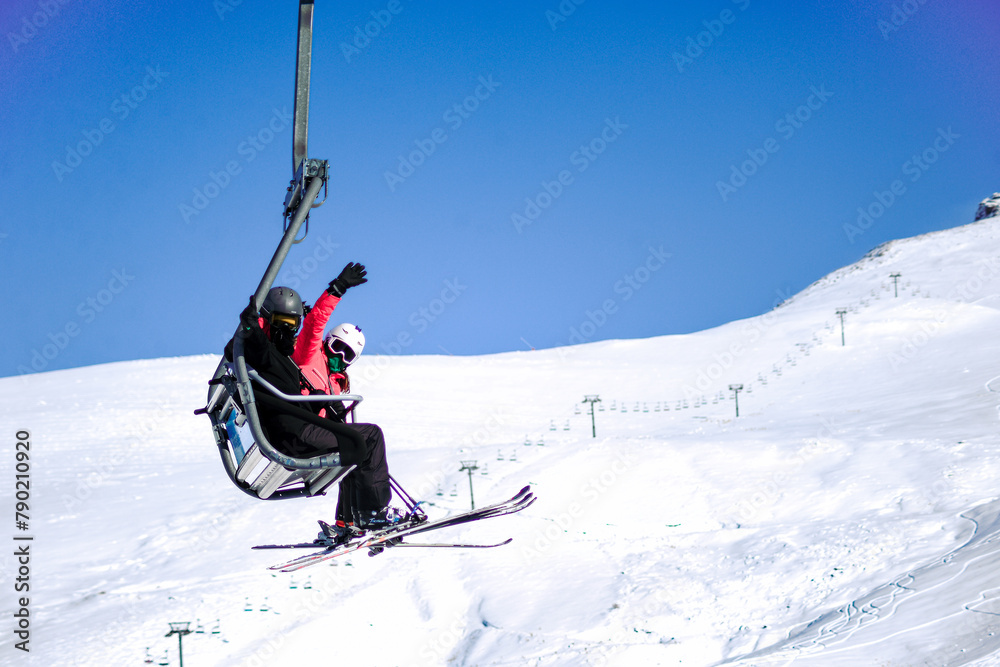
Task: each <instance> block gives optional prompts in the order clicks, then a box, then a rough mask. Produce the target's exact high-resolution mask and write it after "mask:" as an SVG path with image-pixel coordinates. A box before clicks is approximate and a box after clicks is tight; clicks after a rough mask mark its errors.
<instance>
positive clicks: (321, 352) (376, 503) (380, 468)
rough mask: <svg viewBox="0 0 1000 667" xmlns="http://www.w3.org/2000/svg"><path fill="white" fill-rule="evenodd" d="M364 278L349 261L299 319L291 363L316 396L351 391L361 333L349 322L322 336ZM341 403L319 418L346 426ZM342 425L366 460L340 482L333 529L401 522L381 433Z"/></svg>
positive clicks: (359, 267)
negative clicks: (359, 442)
mask: <svg viewBox="0 0 1000 667" xmlns="http://www.w3.org/2000/svg"><path fill="white" fill-rule="evenodd" d="M366 274H367V271H366V270H365V267H364V266H363V265H362V264H355V263H354V262H351V263H349V264H348V265H347V266H345V267H344V270H343V271H341V273H340V275H339V276H337V277H336V278H334V279H333V280H332V281H330V285H329V287H327V288H326V290H325V291H324V292H323V294H322V295H320V297H319V299H317V300H316V305H315V306H313V308H312V309H311V310H310V311H309V312H308V313H307V314H306V316H305V318H304V319H303V321H302V330H301V331H300V332H299V335H298V338H297V339H296V341H295V350H294V351H293V352H292V361H294V362H295V363H296V364H297V365H298V367H299V368H300V369H301V370H302V375H303V377H305V379H306V381H307V382H308V383H309V385H310V386H311V387H312V388H313V390H314V391H316V392H322V393H324V394H331V395H338V394H342V393H347V392H349V391H350V387H351V382H350V378H349V377H348V375H347V367H348V366H350V365H351V364H352V363H354V361H355V360H356V359H357V358H358V355H360V354H361V351H362V350H363V349H364V346H365V337H364V334H362V333H361V329H360V328H359V327H357V326H354V325H353V324H341V325H339V326H337V327H334V328H333V329H332V330H331V331H330V332H329V333H328V334H327V335H326V337H325V338H323V330H324V329H325V328H326V325H327V322H328V321H329V319H330V315H331V314H332V313H333V310H334V308H336V307H337V304H338V303H340V299H341V298H342V297H343V296H344V293H345V292H346V291H347V290H348V289H349V288H351V287H355V286H357V285H362V284H364V283H366V282H368V279H367V278H366V277H365V276H366ZM341 405H342V404H339V403H335V404H334V406H333V407H332V408H327V409H325V413H321V416H325V417H328V418H329V419H332V420H334V421H337V422H344V420H345V417H346V416H347V415H346V411H345V410H343V408H342V407H341ZM344 425H345V426H348V427H350V428H352V429H354V430H356V431H358V433H360V434H361V435H362V437H364V439H365V443H366V445H367V452H366V454H365V459H364V461H363V462H362V463H361V464H359V465H358V467H357V468H356V469H355V470H353V471H352V472H351V473H350V474H349V475H348V476H347V477H345V478H344V479H343V481H341V483H340V497H339V498H338V501H337V518H336V527H337V528H338V529H341V530H345V531H346V527H347V526H348V525H355V526H357V527H359V528H377V527H379V526H382V525H387V524H391V523H395V522H397V521H399V520H401V519H402V518H404V517H403V516H401V514H402V513H401V512H400V511H399V510H397V509H395V508H392V507H390V506H389V500H390V499H391V497H392V490H391V488H390V485H389V466H388V464H387V463H386V459H385V436H384V435H383V433H382V429H381V428H379V426H378V425H376V424H357V423H345V424H344Z"/></svg>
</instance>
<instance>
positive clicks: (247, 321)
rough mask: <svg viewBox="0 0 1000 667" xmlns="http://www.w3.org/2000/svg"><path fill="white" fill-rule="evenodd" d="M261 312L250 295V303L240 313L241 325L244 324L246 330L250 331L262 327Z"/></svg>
mask: <svg viewBox="0 0 1000 667" xmlns="http://www.w3.org/2000/svg"><path fill="white" fill-rule="evenodd" d="M259 317H260V313H259V312H258V311H257V306H256V305H254V302H253V297H252V296H251V297H250V305H249V306H247V307H246V308H244V309H243V312H242V313H240V325H242V327H243V330H244V331H250V330H251V329H258V328H260V320H259V319H258V318H259Z"/></svg>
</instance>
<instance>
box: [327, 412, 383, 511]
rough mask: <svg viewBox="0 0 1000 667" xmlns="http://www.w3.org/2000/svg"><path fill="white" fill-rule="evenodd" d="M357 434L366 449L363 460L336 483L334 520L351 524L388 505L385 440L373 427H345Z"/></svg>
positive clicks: (368, 425)
mask: <svg viewBox="0 0 1000 667" xmlns="http://www.w3.org/2000/svg"><path fill="white" fill-rule="evenodd" d="M345 426H348V427H350V428H352V429H354V430H355V431H357V432H358V433H360V434H361V435H362V436H363V437H364V439H365V444H366V445H367V451H366V456H365V459H364V460H363V461H362V462H361V463H359V464H358V467H357V468H355V469H354V470H353V471H352V472H351V474H349V475H348V476H347V477H345V478H344V480H343V481H342V482H341V483H340V501H339V502H338V504H337V518H338V519H343V520H347V521H350V520H353V518H354V517H356V516H359V515H360V516H364V517H370V516H372V515H374V514H376V513H377V512H378V511H379V510H381V509H382V508H383V507H385V506H386V505H388V504H389V500H390V499H391V498H392V488H391V487H390V486H389V465H388V463H387V462H386V456H385V436H384V435H383V433H382V429H381V428H379V427H378V426H377V425H376V424H345Z"/></svg>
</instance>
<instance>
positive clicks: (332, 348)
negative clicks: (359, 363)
mask: <svg viewBox="0 0 1000 667" xmlns="http://www.w3.org/2000/svg"><path fill="white" fill-rule="evenodd" d="M326 349H327V350H328V351H329V352H330V354H339V355H340V356H341V357H343V359H344V361H345V362H346V363H348V364H349V363H351V362H352V361H354V358H355V357H356V356H358V355H357V354H356V353H355V352H354V348H352V347H351V346H350V345H348V344H347V343H345V342H344V341H342V340H340V339H339V338H331V339H330V340H329V341H328V342H327V344H326Z"/></svg>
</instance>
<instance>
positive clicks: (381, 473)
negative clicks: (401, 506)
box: [226, 287, 404, 528]
mask: <svg viewBox="0 0 1000 667" xmlns="http://www.w3.org/2000/svg"><path fill="white" fill-rule="evenodd" d="M303 312H304V310H303V307H302V300H301V298H300V297H299V295H298V294H297V293H296V292H295V290H293V289H291V288H288V287H275V288H272V289H271V291H269V292H268V294H267V297H266V298H265V299H264V303H263V304H262V305H261V309H260V313H258V312H257V310H256V309H255V308H254V304H253V299H252V298H251V302H250V305H249V306H247V308H246V309H245V310H244V311H243V313H242V314H241V315H240V323H241V324H240V326H241V328H242V331H243V333H244V335H245V339H244V345H243V355H244V359H245V360H246V362H247V364H249V366H250V367H251V368H253V369H254V370H255V371H257V373H259V374H260V376H261V377H262V378H264V379H265V380H267V381H268V382H269V383H271V384H272V385H274V387H275V388H276V389H278V390H279V391H281V392H283V393H285V394H291V395H296V394H299V393H307V394H308V393H311V392H310V387H309V386H308V383H306V382H305V381H304V378H303V377H302V373H301V371H300V370H299V367H298V366H296V365H295V362H293V361H292V359H291V356H290V355H291V354H292V351H293V350H294V348H295V335H296V333H297V332H298V329H299V326H300V325H301V323H302V317H303ZM226 359H228V360H230V361H232V359H233V341H229V343H228V344H227V345H226ZM254 391H255V393H258V392H261V393H266V392H267V389H265V388H263V387H261V386H259V385H256V384H255V387H254ZM258 395H259V394H258ZM257 405H258V414H259V416H260V422H261V427H263V429H264V432H265V435H267V438H268V440H269V441H270V442H271V444H272V445H274V447H275V449H277V450H278V451H280V452H282V453H284V454H287V455H288V456H292V457H296V458H312V457H315V456H322V455H325V454H329V453H331V452H340V461H341V464H342V465H357V466H358V468H357V470H358V472H361V473H362V475H360V476H358V477H360V479H364V480H366V481H369V482H370V483H369V484H367V485H365V486H366V487H368V486H370V487H371V488H364V489H359V490H358V491H360V492H355V493H352V494H351V495H356V496H357V497H356V498H354V499H353V500H354V502H353V503H351V504H353V505H354V507H353V510H354V511H353V513H354V514H355V515H356V516H355V517H354V518H355V522H356V524H357V525H358V527H361V528H378V527H382V526H383V525H387V524H391V523H395V522H397V521H399V520H401V519H402V518H404V517H402V516H400V514H401V513H400V512H399V510H395V509H394V508H390V507H389V500H390V498H391V495H392V491H391V489H390V487H389V482H388V480H389V471H388V465H387V463H386V457H385V439H384V437H382V431H381V429H378V428H377V427H375V429H369V431H373V432H371V433H370V432H369V431H364V432H358V431H357V430H356V429H352V428H351V424H335V423H334V422H332V421H329V420H324V422H327V426H320V425H318V424H317V423H315V420H306V419H303V418H302V417H300V416H297V415H296V414H295V412H296V411H297V410H296V408H294V407H293V408H290V409H289V410H284V409H281V408H271V407H269V406H268V405H265V404H263V403H262V402H260V401H258V403H257ZM299 405H308V403H305V404H299ZM299 409H303V410H306V409H308V408H299ZM359 426H365V425H363V424H362V425H359ZM373 435H377V437H372V436H373Z"/></svg>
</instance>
